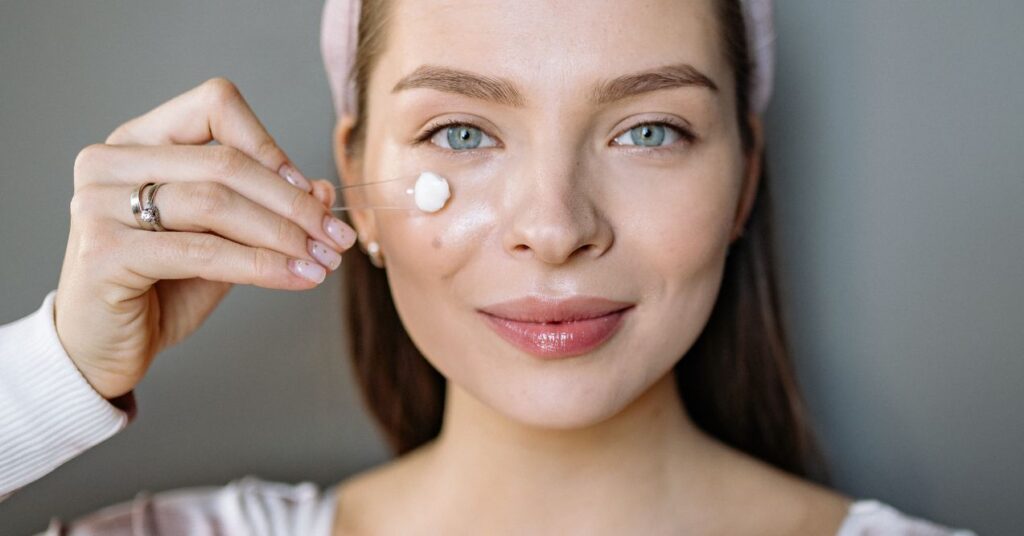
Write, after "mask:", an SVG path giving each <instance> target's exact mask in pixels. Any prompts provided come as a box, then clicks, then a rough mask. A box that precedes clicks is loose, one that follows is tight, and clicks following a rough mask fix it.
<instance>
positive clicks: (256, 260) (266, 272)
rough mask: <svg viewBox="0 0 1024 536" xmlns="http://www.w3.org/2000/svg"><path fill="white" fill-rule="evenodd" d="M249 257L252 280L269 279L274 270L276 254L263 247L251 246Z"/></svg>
mask: <svg viewBox="0 0 1024 536" xmlns="http://www.w3.org/2000/svg"><path fill="white" fill-rule="evenodd" d="M250 251H251V253H250V257H249V263H250V272H249V273H250V276H251V278H252V281H263V280H267V279H269V278H270V277H271V276H272V275H273V272H274V264H275V261H276V255H274V253H273V252H272V251H270V250H268V249H265V248H252V249H251V250H250Z"/></svg>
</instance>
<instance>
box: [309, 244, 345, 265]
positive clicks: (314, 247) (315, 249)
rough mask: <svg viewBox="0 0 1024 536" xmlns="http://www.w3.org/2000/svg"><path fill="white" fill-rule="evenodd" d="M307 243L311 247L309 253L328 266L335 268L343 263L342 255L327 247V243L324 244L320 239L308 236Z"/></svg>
mask: <svg viewBox="0 0 1024 536" xmlns="http://www.w3.org/2000/svg"><path fill="white" fill-rule="evenodd" d="M306 245H307V247H308V248H309V254H310V255H312V256H313V258H314V259H316V260H317V262H319V263H320V264H322V265H324V266H325V267H326V268H330V269H331V270H335V269H337V268H338V265H340V264H341V255H338V252H336V251H334V250H333V249H331V248H329V247H327V244H324V243H323V242H321V241H319V240H313V239H312V238H307V239H306Z"/></svg>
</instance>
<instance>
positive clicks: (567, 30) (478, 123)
mask: <svg viewBox="0 0 1024 536" xmlns="http://www.w3.org/2000/svg"><path fill="white" fill-rule="evenodd" d="M399 4H400V8H399V9H397V10H396V13H395V16H394V17H393V18H392V19H391V21H390V22H389V24H391V27H390V39H391V41H390V42H389V46H388V49H387V51H386V52H385V54H384V55H383V56H382V57H381V59H380V62H379V64H378V66H377V68H376V70H375V71H374V73H373V76H372V77H371V80H370V86H369V89H368V110H367V124H366V133H367V137H366V146H365V152H364V153H363V154H361V155H352V156H349V155H347V154H346V152H345V150H344V148H345V147H346V145H347V144H348V143H349V139H350V137H351V133H352V130H351V129H352V125H353V120H352V118H351V117H348V116H345V117H342V118H341V119H340V120H339V122H338V124H337V126H336V129H335V140H334V145H335V154H336V158H337V162H338V166H339V167H338V171H339V174H340V176H341V177H342V178H343V180H344V181H345V182H346V183H347V184H358V183H361V182H366V181H374V180H380V179H383V178H389V177H395V176H403V175H408V174H410V173H418V171H420V170H421V169H443V170H445V173H443V174H449V178H450V180H452V177H454V178H455V180H454V181H453V190H454V192H455V196H456V197H457V196H459V195H460V192H462V194H461V195H462V198H461V199H462V201H461V202H459V203H456V198H453V204H452V205H451V206H450V207H447V208H446V209H445V210H443V211H441V212H439V213H437V214H434V215H418V214H408V213H396V212H389V211H375V212H374V211H360V212H354V213H353V218H354V223H355V227H356V229H357V230H358V231H359V233H360V236H361V237H362V238H361V239H362V240H364V241H369V240H375V241H377V242H378V243H379V244H380V246H381V250H382V252H383V256H384V258H385V262H386V270H387V273H388V277H389V281H390V285H391V292H392V295H393V297H394V299H395V303H396V307H397V308H398V312H399V314H400V316H401V318H402V320H403V323H404V325H405V327H406V329H407V331H408V332H409V334H410V336H411V337H412V339H413V341H414V342H415V343H416V345H417V346H418V347H419V348H420V350H421V351H422V352H423V354H424V355H425V357H426V358H427V359H428V360H429V361H430V362H431V363H432V364H433V365H434V366H435V367H436V368H437V369H438V370H439V371H440V372H441V373H442V374H443V375H444V376H445V377H446V378H447V379H448V391H447V393H448V397H447V400H446V408H445V416H444V424H443V429H442V432H441V435H440V437H439V438H438V439H437V440H436V441H433V442H431V443H428V444H427V445H425V446H423V447H421V448H420V449H418V450H416V451H414V452H412V453H409V454H407V455H406V456H403V457H401V458H399V459H397V460H395V461H393V462H390V463H388V464H385V465H382V466H379V467H376V468H373V469H371V470H368V471H365V472H363V473H361V474H359V475H356V476H354V477H352V478H350V479H348V480H346V481H345V482H343V483H342V486H341V487H340V489H339V494H338V504H339V508H338V511H339V513H338V517H337V519H336V522H335V529H336V533H337V534H371V533H372V534H398V533H401V534H410V531H413V532H415V531H422V533H430V534H437V533H444V534H464V533H486V534H504V533H508V534H523V533H530V534H564V533H586V534H604V533H608V534H620V533H622V532H623V531H627V532H634V533H649V534H668V533H672V534H679V533H690V534H695V533H699V534H823V535H828V534H835V532H836V530H838V527H839V524H840V523H841V521H842V519H843V518H844V517H845V515H846V511H847V508H848V506H849V503H850V500H851V499H850V498H849V497H846V496H843V495H841V494H839V493H836V492H834V491H832V490H828V489H826V488H823V487H820V486H818V485H815V484H813V483H810V482H806V481H803V480H800V479H797V478H795V477H792V476H790V475H787V474H785V473H783V472H781V471H778V470H776V469H774V468H772V467H771V466H768V465H767V464H764V463H762V462H760V461H758V460H756V459H754V458H752V457H750V456H747V455H745V454H743V453H740V452H738V451H735V450H734V449H731V448H729V447H728V446H727V445H724V444H722V443H721V442H719V441H717V440H715V439H714V438H711V437H709V436H707V435H706V434H704V433H703V432H701V431H700V430H699V429H697V428H696V427H695V426H694V425H693V424H692V422H691V421H690V420H689V419H688V417H687V415H686V413H685V412H684V411H683V408H682V405H681V401H680V397H679V393H678V392H677V391H676V388H675V384H674V382H673V378H672V376H671V371H672V367H673V365H674V364H675V363H676V361H677V360H678V359H679V358H680V356H682V355H684V354H685V353H686V351H687V349H688V348H690V347H691V346H692V344H693V343H694V341H695V340H696V338H697V337H698V336H699V334H700V332H701V330H702V329H703V328H704V326H705V324H706V322H707V319H708V317H709V315H710V312H711V309H712V307H713V305H714V302H715V299H716V297H717V295H718V291H719V287H720V282H721V277H722V273H723V267H724V262H725V258H726V253H727V247H728V245H729V243H730V242H731V241H732V240H734V239H735V238H736V237H737V236H738V235H739V233H740V230H741V229H742V225H743V223H744V222H745V221H746V219H747V217H748V215H749V211H750V207H751V204H752V201H753V199H754V196H755V194H756V190H757V184H756V183H757V180H756V179H757V177H758V176H759V171H760V170H759V166H760V165H761V163H760V161H759V159H758V158H757V157H756V155H757V154H760V147H761V146H762V144H763V139H762V135H761V122H760V118H759V117H757V116H751V117H749V120H750V121H751V124H752V125H753V128H754V132H755V138H756V147H755V148H754V150H753V151H751V152H750V153H748V154H744V152H743V150H742V148H741V145H740V138H739V130H738V126H737V124H736V121H735V117H734V112H733V111H734V109H735V102H734V100H733V98H734V96H733V91H734V83H735V82H734V80H733V77H732V74H731V72H730V70H729V68H728V65H727V63H726V61H725V58H724V56H723V54H722V51H721V50H720V48H719V47H720V44H719V39H718V37H717V36H716V35H715V33H713V24H714V22H713V21H714V19H713V15H712V11H711V10H712V4H711V2H710V0H705V1H693V2H678V1H673V0H652V1H649V2H644V3H643V4H642V6H639V5H638V6H637V7H635V8H631V9H623V7H622V5H623V4H622V3H621V2H612V1H603V0H602V1H598V0H595V1H593V2H576V3H570V2H564V3H558V4H557V6H556V5H555V4H554V3H551V2H544V1H540V0H537V1H534V0H522V1H517V2H515V3H514V4H513V3H510V2H500V1H497V0H493V1H478V2H464V1H463V2H455V1H439V0H430V1H427V0H401V1H400V2H399ZM524 28H528V29H529V31H528V32H527V33H524V31H523V29H524ZM444 36H457V38H458V39H457V40H456V39H445V38H444ZM496 58H500V61H495V59H496ZM679 62H686V63H689V64H691V65H693V66H695V67H696V68H697V69H699V70H700V71H701V72H703V73H704V74H705V75H707V76H708V77H709V78H710V79H712V80H713V81H714V82H715V83H716V84H717V86H718V87H719V91H718V92H713V91H710V90H708V89H707V88H700V87H682V88H673V89H663V90H659V91H655V92H650V93H644V94H642V95H638V96H634V97H631V98H629V99H625V100H622V101H616V102H612V103H606V104H601V105H597V104H594V103H591V102H589V101H588V99H587V98H586V96H587V95H588V90H589V88H590V87H591V86H592V85H593V84H595V83H596V82H598V81H601V80H607V79H610V78H613V77H616V76H619V75H623V74H627V73H632V72H636V71H639V70H643V69H647V68H653V67H658V66H661V65H666V64H673V63H679ZM425 64H429V65H441V66H447V67H453V68H458V69H461V70H465V71H471V72H474V73H480V74H483V75H487V76H491V77H500V78H504V79H507V80H509V81H512V82H514V83H515V85H516V86H517V87H518V88H519V90H520V91H521V93H522V94H523V96H524V102H523V105H522V106H519V107H517V106H510V105H508V104H498V103H494V102H489V101H486V100H483V99H479V98H471V97H467V96H462V95H455V94H452V93H448V92H444V91H439V90H437V89H429V88H415V89H408V90H404V91H400V92H397V93H395V92H392V88H393V87H394V86H395V84H396V83H397V82H398V81H399V80H400V79H402V77H404V76H406V75H407V74H409V73H411V72H413V71H414V70H415V69H416V68H418V67H419V66H421V65H425ZM666 116H667V117H670V118H677V119H680V120H683V121H688V122H689V123H690V124H691V125H692V126H693V133H694V134H695V135H696V136H697V139H696V140H695V141H693V142H692V143H691V142H687V141H686V140H685V139H679V140H677V141H675V142H673V143H666V145H663V146H661V147H654V148H641V147H635V146H623V145H620V144H617V143H615V140H622V139H627V140H628V139H629V135H628V131H629V129H630V128H632V127H634V126H637V125H639V124H642V123H644V122H649V121H652V120H655V119H660V118H662V117H666ZM446 118H457V119H460V120H464V121H466V122H467V123H468V124H470V125H471V126H474V127H477V128H479V129H480V130H481V132H483V133H484V134H486V135H487V136H488V137H489V138H490V139H491V140H493V141H494V145H493V146H489V147H486V148H477V149H471V150H472V151H475V154H473V155H472V156H465V154H464V155H463V156H462V157H461V159H459V160H457V161H456V160H453V159H452V158H451V157H446V156H445V154H446V151H447V153H451V152H452V151H453V149H449V148H445V147H441V146H438V145H432V143H431V142H429V141H428V142H427V143H426V144H420V145H415V144H413V143H412V141H411V140H412V139H413V138H414V137H415V135H416V134H418V133H420V132H421V131H422V130H423V129H424V127H425V126H427V123H428V122H431V121H432V120H436V119H446ZM624 133H625V134H626V136H625V138H623V137H621V136H622V134H624ZM432 139H433V140H435V141H438V140H440V143H442V144H443V143H444V141H443V140H444V139H445V137H444V130H443V129H442V131H441V136H440V137H436V138H432ZM627 143H628V142H627ZM638 149H639V150H638ZM460 188H461V190H460ZM371 195H372V194H371ZM638 215H642V217H638ZM525 294H547V295H552V296H564V295H571V294H590V295H599V296H604V297H608V298H612V299H617V300H624V301H629V302H634V303H636V307H635V308H634V310H633V311H631V312H630V313H629V315H627V318H626V321H625V323H624V324H623V326H622V328H621V329H620V331H619V332H618V333H616V335H615V336H614V337H613V338H612V339H610V340H609V341H608V342H606V343H605V344H604V345H602V346H601V347H599V348H598V349H596V350H594V351H593V352H591V353H589V354H587V355H584V356H581V357H577V358H572V359H564V360H553V361H544V360H539V359H536V358H533V357H531V356H529V355H527V354H525V353H523V352H521V351H519V350H517V349H516V348H514V347H513V346H511V345H509V344H508V343H506V342H505V341H503V340H502V339H501V338H499V337H498V336H497V335H496V334H495V333H494V332H492V331H491V330H490V329H489V328H488V327H487V326H486V325H485V324H484V323H483V321H482V320H481V318H480V317H479V316H478V314H477V313H476V312H475V311H474V310H475V309H476V308H478V307H481V306H485V305H487V304H491V303H495V302H499V301H503V300H506V299H510V298H514V297H517V296H521V295H525ZM595 505H600V506H599V507H597V508H595ZM395 512H402V515H401V516H396V515H395ZM467 512H472V515H467ZM638 520H641V521H640V523H644V524H645V525H643V526H639V527H638V526H637V523H638Z"/></svg>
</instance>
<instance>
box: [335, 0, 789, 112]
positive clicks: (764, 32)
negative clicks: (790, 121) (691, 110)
mask: <svg viewBox="0 0 1024 536" xmlns="http://www.w3.org/2000/svg"><path fill="white" fill-rule="evenodd" d="M361 4H362V2H361V1H360V0H327V1H326V2H325V3H324V11H323V17H322V18H321V20H320V51H321V53H322V54H323V59H324V66H325V67H326V68H327V79H328V82H330V84H331V96H332V97H333V99H334V110H335V112H337V114H338V115H339V116H340V115H344V114H351V115H355V113H356V90H355V81H354V80H350V79H349V78H348V75H349V71H350V70H351V68H352V64H353V63H354V62H355V57H356V38H357V36H358V27H359V8H360V6H361ZM740 4H742V6H743V17H744V19H745V20H746V25H747V41H748V42H749V43H750V52H751V56H752V58H751V59H752V60H753V61H754V73H753V75H752V77H751V80H750V106H751V109H752V110H753V111H754V112H755V113H757V114H763V113H764V111H765V108H766V107H767V106H768V100H769V99H770V98H771V93H772V74H773V71H774V69H775V46H774V45H775V24H774V21H773V17H772V0H740Z"/></svg>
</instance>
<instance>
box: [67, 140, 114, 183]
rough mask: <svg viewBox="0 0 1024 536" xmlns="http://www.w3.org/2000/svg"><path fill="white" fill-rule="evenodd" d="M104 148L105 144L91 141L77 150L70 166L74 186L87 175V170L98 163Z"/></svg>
mask: <svg viewBox="0 0 1024 536" xmlns="http://www.w3.org/2000/svg"><path fill="white" fill-rule="evenodd" d="M106 148H107V146H106V145H104V144H102V143H93V144H89V145H86V146H85V147H83V148H82V150H81V151H78V154H77V155H75V163H74V166H73V168H72V169H73V173H74V179H75V186H76V188H77V187H78V185H79V184H80V183H81V182H83V181H84V179H85V177H87V176H88V174H89V171H90V170H92V169H95V167H96V166H97V165H99V162H100V161H101V159H102V154H103V152H104V151H105V149H106Z"/></svg>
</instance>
